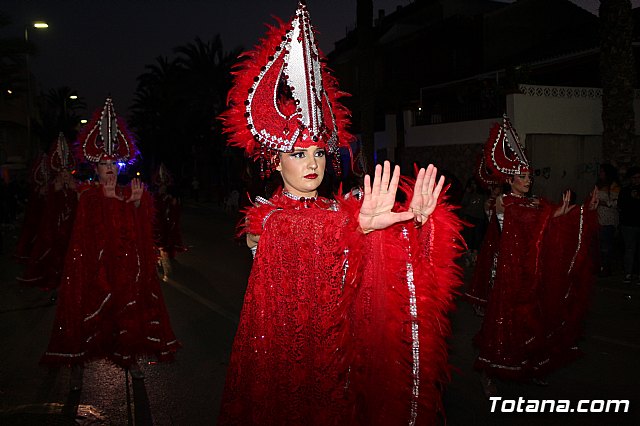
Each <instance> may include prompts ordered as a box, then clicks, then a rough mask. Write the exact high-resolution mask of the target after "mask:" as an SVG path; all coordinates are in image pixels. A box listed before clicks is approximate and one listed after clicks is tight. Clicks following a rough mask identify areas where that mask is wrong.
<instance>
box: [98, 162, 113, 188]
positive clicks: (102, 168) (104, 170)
mask: <svg viewBox="0 0 640 426" xmlns="http://www.w3.org/2000/svg"><path fill="white" fill-rule="evenodd" d="M96 172H97V173H98V180H99V181H100V183H105V182H106V181H107V178H108V177H109V176H113V175H116V176H117V175H118V165H117V164H116V162H115V161H114V160H109V159H101V160H100V161H98V164H97V165H96Z"/></svg>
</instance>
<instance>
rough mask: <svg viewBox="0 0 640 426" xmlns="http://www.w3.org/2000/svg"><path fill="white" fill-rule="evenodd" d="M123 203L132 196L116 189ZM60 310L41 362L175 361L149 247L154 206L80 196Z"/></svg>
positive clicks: (92, 189) (84, 192) (98, 192)
mask: <svg viewBox="0 0 640 426" xmlns="http://www.w3.org/2000/svg"><path fill="white" fill-rule="evenodd" d="M117 189H118V191H119V192H120V193H121V194H122V196H124V198H125V199H126V198H128V197H129V194H130V188H128V187H127V188H117ZM80 191H81V196H80V199H79V201H78V208H77V212H76V219H75V222H74V224H73V231H72V234H71V239H70V241H69V249H68V251H67V255H66V259H65V265H64V270H63V276H62V282H61V285H60V289H59V293H58V308H57V311H56V318H55V322H54V326H53V331H52V332H51V339H50V341H49V346H48V348H47V351H46V352H45V354H44V356H43V357H42V362H44V363H50V364H76V363H82V362H84V361H88V360H91V359H96V358H107V359H110V360H112V361H113V362H114V363H116V364H118V365H121V366H128V365H130V364H131V363H133V362H135V357H139V356H144V355H149V356H154V357H156V358H157V359H158V360H159V361H167V360H172V359H173V358H174V353H175V351H176V350H177V349H178V347H179V343H178V342H177V340H176V338H175V336H174V334H173V331H172V329H171V325H170V323H169V317H168V314H167V310H166V307H165V304H164V300H163V297H162V291H161V289H160V283H159V280H158V277H157V272H156V254H155V249H154V246H153V229H152V222H153V214H154V213H153V201H152V199H151V197H150V195H149V194H148V192H146V191H145V192H144V193H143V196H142V199H141V200H140V205H139V206H138V207H136V206H135V204H134V203H127V202H125V201H121V200H118V199H115V198H106V197H105V196H104V195H103V189H102V186H101V185H91V186H88V187H85V188H82V189H81V190H80Z"/></svg>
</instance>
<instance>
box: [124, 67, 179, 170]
mask: <svg viewBox="0 0 640 426" xmlns="http://www.w3.org/2000/svg"><path fill="white" fill-rule="evenodd" d="M145 69H146V70H147V72H146V73H144V74H142V75H140V76H139V77H138V88H137V90H136V95H135V98H134V102H133V106H132V108H131V109H132V117H131V121H130V124H131V126H132V128H133V129H135V133H136V135H137V136H138V138H139V142H140V148H141V149H142V151H143V152H145V153H147V155H149V156H150V157H151V160H152V161H151V163H152V164H153V165H155V164H156V163H160V162H162V161H164V162H165V164H166V165H167V166H168V167H169V168H170V169H172V170H174V169H175V167H176V166H177V165H178V164H179V163H180V162H181V161H182V160H183V158H184V149H182V146H181V142H182V141H183V140H184V137H185V135H184V128H185V127H186V124H185V121H186V117H187V113H186V111H185V109H184V108H183V105H184V103H185V102H186V99H188V96H189V94H188V92H187V91H186V90H185V87H186V85H185V83H184V81H185V80H186V76H185V71H184V69H183V67H182V66H181V65H180V64H179V63H178V61H177V60H176V59H173V60H169V59H167V58H166V57H162V56H158V57H156V62H155V63H154V64H152V65H147V66H146V67H145Z"/></svg>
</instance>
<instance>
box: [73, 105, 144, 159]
mask: <svg viewBox="0 0 640 426" xmlns="http://www.w3.org/2000/svg"><path fill="white" fill-rule="evenodd" d="M78 140H79V143H80V145H81V149H82V156H83V157H84V159H86V160H87V161H90V162H92V163H96V162H98V161H100V159H102V158H109V159H112V160H115V161H118V162H130V161H133V160H134V159H135V157H136V155H137V154H138V151H137V149H136V146H135V142H134V139H133V136H132V135H131V134H130V133H129V131H128V129H127V125H126V124H125V122H124V120H123V119H121V118H120V117H118V116H117V115H116V111H115V109H114V107H113V101H112V99H111V97H108V98H107V99H106V101H105V103H104V107H102V109H99V110H97V111H96V112H95V113H94V115H93V118H92V119H91V121H89V123H87V125H86V126H85V128H84V130H83V131H82V133H81V134H80V136H79V137H78Z"/></svg>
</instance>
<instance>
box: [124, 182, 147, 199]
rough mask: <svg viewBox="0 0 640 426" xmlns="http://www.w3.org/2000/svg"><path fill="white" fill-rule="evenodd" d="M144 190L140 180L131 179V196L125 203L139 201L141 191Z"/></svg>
mask: <svg viewBox="0 0 640 426" xmlns="http://www.w3.org/2000/svg"><path fill="white" fill-rule="evenodd" d="M143 192H144V185H143V184H142V182H140V179H138V178H135V179H133V180H132V181H131V196H130V197H129V199H128V200H127V203H132V202H137V204H136V205H138V204H139V203H140V199H141V198H142V193H143Z"/></svg>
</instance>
